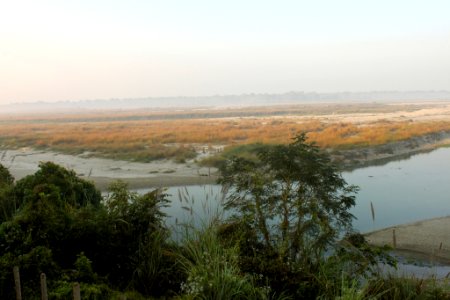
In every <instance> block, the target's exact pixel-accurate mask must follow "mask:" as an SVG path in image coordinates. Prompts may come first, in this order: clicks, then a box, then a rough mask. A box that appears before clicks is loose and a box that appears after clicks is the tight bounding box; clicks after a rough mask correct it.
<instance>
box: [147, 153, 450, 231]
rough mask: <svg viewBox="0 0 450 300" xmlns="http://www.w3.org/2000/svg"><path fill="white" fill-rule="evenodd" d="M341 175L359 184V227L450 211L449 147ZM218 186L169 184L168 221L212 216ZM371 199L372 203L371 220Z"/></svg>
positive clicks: (356, 211) (216, 206) (356, 209)
mask: <svg viewBox="0 0 450 300" xmlns="http://www.w3.org/2000/svg"><path fill="white" fill-rule="evenodd" d="M342 175H343V177H344V178H345V179H346V180H347V182H348V183H349V184H354V185H358V186H359V187H360V191H359V193H358V195H357V198H356V206H355V207H354V208H353V209H352V210H351V212H352V213H353V214H354V215H355V217H356V218H357V219H356V220H355V221H354V222H353V225H354V228H355V229H356V230H359V231H361V232H367V231H371V230H374V229H379V228H384V227H388V226H392V225H398V224H404V223H409V222H414V221H418V220H423V219H429V218H435V217H442V216H447V215H450V148H441V149H438V150H435V151H433V152H430V153H426V154H419V155H415V156H412V157H411V158H409V159H406V160H401V161H395V162H390V163H388V164H386V165H384V166H375V167H366V168H362V169H357V170H354V171H352V172H345V173H343V174H342ZM220 190H221V187H220V186H219V185H204V186H188V187H172V188H169V189H168V190H167V193H168V194H170V195H171V196H170V197H169V198H170V200H171V201H172V203H171V206H170V207H168V208H166V209H165V212H166V213H167V214H168V215H169V216H171V217H170V218H169V220H168V223H175V222H184V221H186V220H194V221H195V222H197V223H199V222H201V221H202V220H205V217H206V216H213V215H214V214H215V213H216V212H218V211H220V205H219V204H218V203H220V202H221V200H222V199H223V195H222V193H221V191H220ZM145 191H146V190H140V192H145ZM370 202H372V203H373V206H374V209H375V222H373V221H372V217H371V212H370ZM191 207H192V208H193V209H192V210H191V209H190V208H191Z"/></svg>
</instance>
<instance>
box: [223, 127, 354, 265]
mask: <svg viewBox="0 0 450 300" xmlns="http://www.w3.org/2000/svg"><path fill="white" fill-rule="evenodd" d="M257 157H258V159H257V160H256V161H254V160H248V159H245V158H238V157H235V158H233V159H231V160H229V161H228V162H227V164H226V165H225V166H224V167H223V168H222V170H221V171H222V177H221V180H220V182H221V183H222V184H224V185H227V186H229V188H230V195H229V197H228V200H227V203H226V208H227V209H229V210H231V211H232V212H234V214H235V217H237V219H238V220H241V222H243V223H245V225H246V226H249V228H251V230H253V231H254V232H255V234H256V236H257V239H258V240H259V241H260V242H262V243H263V244H264V246H265V247H266V249H270V250H271V251H275V253H277V255H278V256H279V258H280V259H281V260H283V261H289V262H291V263H302V264H304V263H306V262H308V261H318V260H320V257H321V255H323V253H324V251H325V250H326V249H327V247H328V246H330V245H331V244H332V243H333V242H334V241H335V239H336V238H337V237H338V236H339V234H340V232H341V229H349V228H350V226H351V222H352V219H353V216H352V214H351V213H350V212H349V209H350V208H351V207H352V206H353V205H354V204H355V196H354V193H355V192H356V187H354V186H349V185H347V183H346V182H345V180H344V179H343V178H342V176H341V175H340V173H339V172H338V170H337V168H336V167H335V166H334V165H333V164H332V163H331V162H330V159H329V158H328V156H327V155H326V154H325V153H322V152H321V151H320V150H319V148H318V147H316V146H315V145H314V144H312V143H308V142H306V136H305V134H300V135H299V136H297V137H296V138H295V139H294V140H293V142H292V143H291V144H288V145H276V146H273V147H267V148H261V149H259V150H258V152H257Z"/></svg>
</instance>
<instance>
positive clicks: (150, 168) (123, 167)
mask: <svg viewBox="0 0 450 300" xmlns="http://www.w3.org/2000/svg"><path fill="white" fill-rule="evenodd" d="M46 161H52V162H54V163H56V164H59V165H61V166H63V167H65V168H67V169H70V170H74V171H75V173H76V174H77V175H78V176H80V177H82V178H84V179H88V180H91V181H93V182H94V183H95V184H96V185H97V187H98V188H99V189H100V190H105V189H106V187H107V186H108V184H109V183H110V182H111V181H114V180H117V179H121V180H124V181H126V182H128V183H129V187H130V188H133V189H136V188H146V187H163V186H176V185H196V184H209V183H214V182H215V181H216V180H217V169H215V168H203V167H199V166H198V165H197V164H195V163H194V162H193V161H191V162H187V163H184V164H177V163H174V162H172V161H169V160H160V161H154V162H151V163H139V162H129V161H120V160H111V159H104V158H93V157H83V156H82V155H78V156H74V155H67V154H60V153H56V152H47V151H45V152H44V151H36V150H33V149H28V148H23V149H20V150H3V151H0V163H1V164H2V165H4V166H5V167H6V168H8V169H9V171H10V172H11V174H12V175H13V176H14V177H15V178H16V180H18V179H21V178H23V177H25V176H27V175H30V174H33V173H35V172H36V171H37V170H38V168H39V163H40V162H46Z"/></svg>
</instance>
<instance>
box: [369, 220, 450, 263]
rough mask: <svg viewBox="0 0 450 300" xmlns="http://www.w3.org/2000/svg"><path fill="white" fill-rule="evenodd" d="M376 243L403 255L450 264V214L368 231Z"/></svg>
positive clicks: (370, 241) (373, 243)
mask: <svg viewBox="0 0 450 300" xmlns="http://www.w3.org/2000/svg"><path fill="white" fill-rule="evenodd" d="M365 236H366V238H367V240H368V242H369V243H370V244H372V245H377V246H383V245H390V246H391V247H393V248H394V249H395V250H396V251H397V253H398V254H399V255H401V256H403V257H410V258H411V259H414V260H415V259H417V260H420V261H425V262H429V263H441V264H450V216H447V217H441V218H435V219H429V220H423V221H419V222H414V223H410V224H403V225H396V226H392V227H388V228H385V229H381V230H377V231H374V232H370V233H367V234H366V235H365Z"/></svg>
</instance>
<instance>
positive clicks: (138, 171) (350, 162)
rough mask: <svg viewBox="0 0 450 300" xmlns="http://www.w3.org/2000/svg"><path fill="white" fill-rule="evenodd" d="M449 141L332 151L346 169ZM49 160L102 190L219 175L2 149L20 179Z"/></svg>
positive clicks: (191, 167)
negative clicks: (119, 183)
mask: <svg viewBox="0 0 450 300" xmlns="http://www.w3.org/2000/svg"><path fill="white" fill-rule="evenodd" d="M448 144H450V133H449V132H441V133H437V134H430V135H426V136H421V137H416V138H413V139H410V140H406V141H399V142H393V143H389V144H385V145H380V146H375V147H367V148H357V149H351V150H340V151H336V150H332V151H329V153H330V155H331V156H332V158H333V159H334V160H335V161H336V162H337V163H339V164H341V166H343V170H352V169H356V168H361V167H366V166H372V165H383V164H386V163H388V162H389V161H392V160H399V159H406V158H409V157H410V156H412V155H414V154H418V153H423V152H427V151H432V150H434V149H436V148H437V147H440V146H443V145H448ZM200 156H201V155H200ZM199 158H200V159H201V157H199ZM45 161H52V162H55V163H57V164H59V165H61V166H63V167H65V168H68V169H71V170H74V171H75V172H76V173H77V175H79V176H80V177H83V178H85V179H88V180H92V181H93V182H95V184H96V185H97V186H98V188H99V189H101V190H105V189H106V187H107V186H108V184H109V183H110V182H111V181H113V180H117V179H121V180H124V181H126V182H128V183H129V186H130V188H133V189H135V188H151V187H163V186H167V187H169V186H177V185H198V184H211V183H215V182H216V180H217V175H218V170H217V169H216V168H206V167H200V166H198V165H197V164H196V163H195V161H193V160H192V161H188V162H186V163H184V164H178V163H174V162H173V161H170V160H160V161H153V162H151V163H139V162H129V161H120V160H112V159H104V158H95V157H88V156H83V155H77V156H74V155H68V154H60V153H56V152H49V151H37V150H33V149H30V148H22V149H20V150H0V163H1V164H2V165H4V166H5V167H7V168H8V169H9V170H10V172H11V174H12V175H13V176H14V177H15V178H16V179H21V178H23V177H24V176H26V175H30V174H33V173H34V172H36V171H37V170H38V166H39V163H40V162H45Z"/></svg>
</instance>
